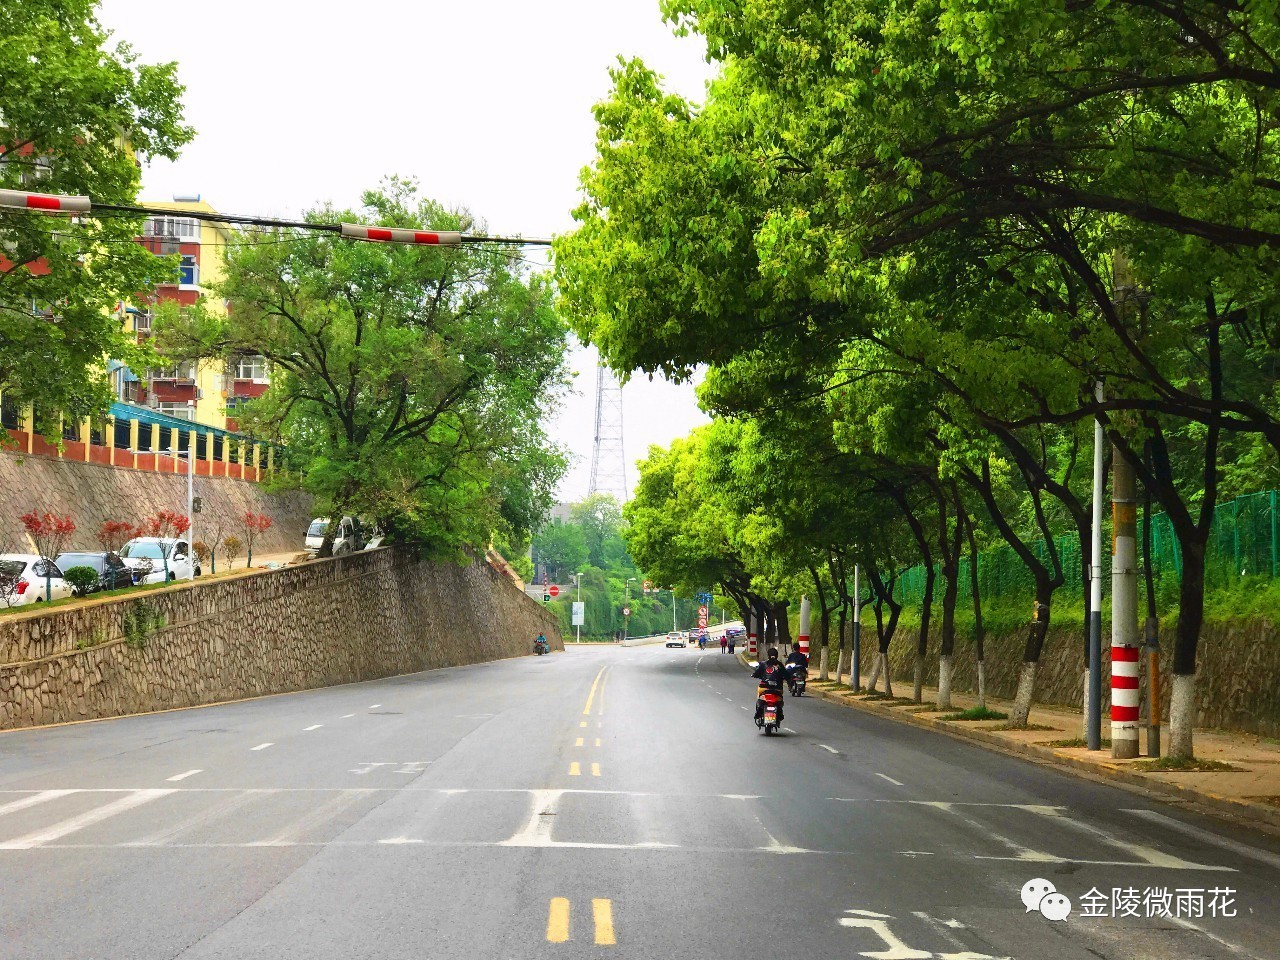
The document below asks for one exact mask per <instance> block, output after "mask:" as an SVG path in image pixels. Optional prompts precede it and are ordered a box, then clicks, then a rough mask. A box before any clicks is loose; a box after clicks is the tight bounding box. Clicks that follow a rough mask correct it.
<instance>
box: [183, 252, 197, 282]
mask: <svg viewBox="0 0 1280 960" xmlns="http://www.w3.org/2000/svg"><path fill="white" fill-rule="evenodd" d="M199 282H200V264H198V263H196V258H195V256H194V255H193V254H190V253H184V254H183V255H182V263H181V265H180V266H179V267H178V284H179V285H180V286H183V287H194V286H196V285H197V284H198V283H199Z"/></svg>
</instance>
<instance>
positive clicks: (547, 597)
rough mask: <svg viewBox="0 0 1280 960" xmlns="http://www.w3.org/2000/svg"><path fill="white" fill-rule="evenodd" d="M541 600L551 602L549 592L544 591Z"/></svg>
mask: <svg viewBox="0 0 1280 960" xmlns="http://www.w3.org/2000/svg"><path fill="white" fill-rule="evenodd" d="M542 602H543V603H550V602H551V594H549V593H544V594H543V595H542Z"/></svg>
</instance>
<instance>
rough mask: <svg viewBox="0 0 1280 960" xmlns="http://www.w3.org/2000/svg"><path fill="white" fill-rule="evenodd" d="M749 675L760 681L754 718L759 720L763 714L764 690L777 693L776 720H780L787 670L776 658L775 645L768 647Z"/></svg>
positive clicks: (776, 650) (776, 649)
mask: <svg viewBox="0 0 1280 960" xmlns="http://www.w3.org/2000/svg"><path fill="white" fill-rule="evenodd" d="M751 676H753V677H754V678H755V679H757V680H759V681H760V686H759V688H758V689H757V691H756V719H757V720H759V719H760V717H761V716H763V715H764V694H765V693H766V692H767V693H776V694H777V695H778V721H779V722H781V721H782V689H783V687H785V686H786V685H787V679H786V677H787V671H786V667H785V666H783V663H782V661H781V660H779V659H778V648H777V647H770V648H769V649H768V650H767V651H766V652H765V659H764V660H763V661H761V663H760V664H759V665H758V666H757V667H756V669H755V672H754V673H752V674H751Z"/></svg>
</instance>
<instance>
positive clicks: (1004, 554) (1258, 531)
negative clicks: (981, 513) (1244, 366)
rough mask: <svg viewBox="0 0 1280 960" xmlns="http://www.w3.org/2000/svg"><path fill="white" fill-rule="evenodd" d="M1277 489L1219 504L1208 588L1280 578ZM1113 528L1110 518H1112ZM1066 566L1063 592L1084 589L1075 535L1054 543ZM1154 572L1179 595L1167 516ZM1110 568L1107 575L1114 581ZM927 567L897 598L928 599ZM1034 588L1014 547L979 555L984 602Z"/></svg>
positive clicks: (1160, 518)
mask: <svg viewBox="0 0 1280 960" xmlns="http://www.w3.org/2000/svg"><path fill="white" fill-rule="evenodd" d="M1277 496H1278V494H1277V491H1275V490H1269V491H1266V492H1264V493H1254V494H1250V495H1248V496H1245V497H1239V498H1237V499H1235V500H1229V501H1227V502H1225V503H1220V504H1219V505H1218V508H1217V509H1216V510H1215V511H1214V517H1213V526H1212V528H1211V530H1210V533H1209V542H1208V545H1207V548H1206V555H1205V588H1206V589H1209V590H1215V589H1216V590H1222V589H1226V588H1228V587H1231V586H1233V585H1235V584H1238V583H1239V582H1240V580H1241V579H1243V578H1246V577H1269V578H1270V577H1276V576H1280V515H1277V511H1276V506H1277ZM1107 526H1108V527H1109V526H1110V518H1109V517H1108V519H1107ZM1142 526H1143V524H1142V518H1141V513H1139V522H1138V535H1139V538H1140V539H1139V541H1138V559H1139V562H1140V563H1141V562H1143V556H1142V540H1141V537H1142V533H1143V530H1142ZM1109 537H1110V531H1109V530H1108V531H1105V532H1104V542H1103V552H1104V554H1105V555H1104V556H1103V564H1104V566H1105V565H1109V564H1110V558H1111V552H1110V543H1109V542H1107V538H1109ZM1054 545H1055V547H1056V548H1057V551H1058V556H1059V558H1060V561H1061V563H1062V571H1063V575H1064V577H1065V578H1066V582H1065V583H1064V585H1063V589H1064V590H1072V591H1079V590H1081V589H1082V588H1081V586H1080V584H1081V578H1082V576H1083V567H1082V566H1081V562H1080V543H1079V541H1078V540H1077V538H1076V537H1075V536H1063V537H1058V538H1056V539H1055V540H1054ZM1033 550H1034V551H1035V553H1036V556H1037V557H1038V558H1039V559H1040V560H1042V561H1044V562H1046V564H1047V561H1048V559H1049V553H1048V548H1047V547H1046V545H1045V544H1044V542H1038V543H1036V544H1035V545H1034V546H1033ZM1151 569H1152V572H1153V573H1154V575H1155V579H1156V581H1157V582H1158V583H1159V584H1160V585H1161V590H1162V592H1163V593H1164V594H1165V595H1166V596H1167V595H1168V594H1173V595H1174V597H1176V593H1177V581H1178V577H1179V576H1180V575H1181V573H1182V555H1181V552H1180V550H1179V547H1178V539H1177V537H1175V536H1174V533H1173V525H1172V524H1171V523H1170V522H1169V518H1168V517H1167V516H1165V515H1164V514H1163V513H1157V514H1154V515H1153V516H1152V518H1151ZM1109 576H1110V571H1109V569H1108V570H1107V572H1106V577H1107V578H1109ZM959 580H960V585H959V586H960V590H959V593H960V599H961V600H969V599H971V592H970V576H969V560H968V558H967V557H966V558H964V559H962V560H961V561H960V572H959ZM924 581H925V570H924V566H923V565H920V566H915V567H911V568H910V569H909V570H906V571H904V572H903V573H902V575H901V576H900V577H899V578H898V584H897V588H896V589H895V591H894V592H895V595H896V596H897V598H898V600H899V601H900V602H902V603H905V604H918V603H919V602H920V601H921V599H922V598H923V596H924ZM1034 589H1035V584H1034V582H1033V581H1032V578H1031V573H1030V571H1029V570H1027V567H1026V564H1024V563H1023V562H1022V560H1021V559H1019V557H1018V555H1017V554H1016V553H1015V552H1014V551H1013V548H1012V547H1008V546H1001V547H995V548H993V549H991V550H984V551H982V552H981V553H980V554H979V555H978V590H979V596H981V597H982V598H983V599H996V598H999V597H1008V596H1014V597H1022V598H1025V599H1026V600H1027V602H1028V603H1030V601H1031V596H1032V594H1033V592H1034ZM941 590H942V583H941V574H940V572H939V579H938V581H937V582H936V583H935V588H934V593H935V598H938V599H940V594H941Z"/></svg>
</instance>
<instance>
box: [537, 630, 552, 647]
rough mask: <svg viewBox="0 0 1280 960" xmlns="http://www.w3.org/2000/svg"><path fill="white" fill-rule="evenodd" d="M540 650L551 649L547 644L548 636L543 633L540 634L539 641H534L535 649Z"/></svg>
mask: <svg viewBox="0 0 1280 960" xmlns="http://www.w3.org/2000/svg"><path fill="white" fill-rule="evenodd" d="M539 648H541V649H544V650H550V649H551V647H550V645H549V644H548V643H547V637H546V634H542V633H540V634H538V639H537V640H535V641H533V649H534V650H538V649H539Z"/></svg>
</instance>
